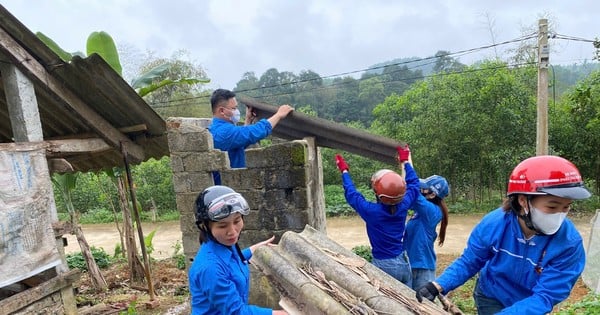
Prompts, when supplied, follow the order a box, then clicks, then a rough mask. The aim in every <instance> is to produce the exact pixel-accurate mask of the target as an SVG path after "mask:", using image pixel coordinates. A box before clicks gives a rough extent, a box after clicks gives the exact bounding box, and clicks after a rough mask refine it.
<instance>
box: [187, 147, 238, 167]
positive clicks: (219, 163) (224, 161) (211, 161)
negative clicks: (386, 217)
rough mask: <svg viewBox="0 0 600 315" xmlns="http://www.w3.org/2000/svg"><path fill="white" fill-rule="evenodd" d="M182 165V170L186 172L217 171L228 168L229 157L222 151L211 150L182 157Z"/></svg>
mask: <svg viewBox="0 0 600 315" xmlns="http://www.w3.org/2000/svg"><path fill="white" fill-rule="evenodd" d="M182 163H183V169H184V170H185V171H188V172H203V171H204V172H209V171H218V170H223V169H228V168H229V157H228V156H227V153H226V152H224V151H220V150H212V151H208V152H206V153H199V154H189V155H186V156H183V157H182Z"/></svg>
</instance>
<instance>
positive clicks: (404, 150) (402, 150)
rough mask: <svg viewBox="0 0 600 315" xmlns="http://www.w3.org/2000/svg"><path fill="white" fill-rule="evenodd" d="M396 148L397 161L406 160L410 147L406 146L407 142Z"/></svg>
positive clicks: (402, 161)
mask: <svg viewBox="0 0 600 315" xmlns="http://www.w3.org/2000/svg"><path fill="white" fill-rule="evenodd" d="M396 150H397V151H398V162H400V163H404V162H407V161H408V158H409V157H410V148H409V147H408V143H407V144H406V145H405V146H404V147H402V146H398V147H396Z"/></svg>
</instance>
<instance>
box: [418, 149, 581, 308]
mask: <svg viewBox="0 0 600 315" xmlns="http://www.w3.org/2000/svg"><path fill="white" fill-rule="evenodd" d="M507 195H508V196H507V197H508V198H507V199H506V200H505V202H504V204H503V205H502V206H501V207H500V208H498V209H496V210H494V211H492V212H491V213H489V214H487V215H486V216H485V217H484V218H483V219H482V220H481V222H480V223H479V224H477V226H476V227H475V228H474V229H473V231H472V232H471V235H470V236H469V240H468V243H467V247H466V249H465V250H464V252H463V254H462V255H461V256H460V257H459V258H458V259H457V260H455V261H454V262H453V263H452V264H451V265H450V266H448V268H446V270H444V272H443V273H442V274H441V275H440V276H439V277H437V278H436V279H435V281H432V282H429V283H427V284H425V285H423V286H421V287H420V288H417V289H416V296H417V299H418V300H419V301H422V299H423V297H425V298H427V299H429V300H432V301H433V300H434V299H435V297H436V296H437V295H439V294H440V293H442V294H447V293H448V292H449V291H452V290H453V289H455V288H457V287H459V286H461V285H462V284H464V283H465V282H466V281H467V280H469V279H470V278H471V277H473V276H475V275H476V274H477V273H479V277H478V279H477V282H476V284H475V288H474V290H473V298H474V300H475V306H476V307H477V312H478V314H546V313H550V312H551V311H552V308H553V307H554V305H556V304H558V303H559V302H561V301H563V300H565V299H566V298H567V297H568V296H569V294H570V292H571V289H572V288H573V285H574V284H575V282H576V281H577V278H579V276H580V275H581V273H582V272H583V268H584V266H585V252H584V249H583V241H582V239H581V235H580V234H579V232H578V231H577V230H576V228H575V225H574V224H573V223H572V222H571V221H570V220H569V219H567V218H566V216H567V213H568V212H569V210H570V208H571V203H572V202H573V200H579V199H586V198H589V197H590V196H591V194H590V192H589V191H588V190H587V189H586V188H585V186H584V184H583V181H582V178H581V175H580V173H579V170H578V169H577V168H576V167H575V165H573V163H571V162H570V161H568V160H566V159H564V158H561V157H558V156H550V155H542V156H535V157H531V158H528V159H526V160H524V161H522V162H521V163H519V165H517V166H516V167H515V169H514V170H513V171H512V173H511V175H510V178H509V181H508V192H507Z"/></svg>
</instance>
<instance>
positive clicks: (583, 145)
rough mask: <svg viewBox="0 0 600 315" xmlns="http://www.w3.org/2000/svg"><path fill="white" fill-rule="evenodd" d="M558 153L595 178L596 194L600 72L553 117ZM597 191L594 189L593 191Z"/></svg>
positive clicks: (579, 87) (599, 161)
mask: <svg viewBox="0 0 600 315" xmlns="http://www.w3.org/2000/svg"><path fill="white" fill-rule="evenodd" d="M549 142H550V144H551V146H552V148H553V149H554V150H556V152H557V153H558V154H560V155H562V156H564V157H565V158H567V159H569V160H570V161H572V162H573V163H575V165H577V167H578V168H579V170H580V171H581V172H582V174H583V176H584V178H591V179H593V181H594V184H595V186H596V187H595V190H596V194H598V193H599V192H600V191H599V190H598V183H600V158H599V157H598V148H600V71H596V72H594V73H592V74H591V75H590V76H589V77H588V78H586V79H584V80H583V81H581V82H580V83H579V84H577V85H576V86H575V87H574V88H573V89H572V90H571V91H569V92H567V93H566V95H565V97H563V98H562V101H561V103H559V104H557V109H556V111H552V112H551V115H550V139H549ZM593 188H594V187H593Z"/></svg>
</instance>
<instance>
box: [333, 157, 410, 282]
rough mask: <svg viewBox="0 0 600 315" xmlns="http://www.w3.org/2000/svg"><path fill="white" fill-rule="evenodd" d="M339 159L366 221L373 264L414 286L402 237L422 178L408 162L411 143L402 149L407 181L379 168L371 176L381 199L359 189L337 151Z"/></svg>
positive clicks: (348, 193)
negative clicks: (364, 193)
mask: <svg viewBox="0 0 600 315" xmlns="http://www.w3.org/2000/svg"><path fill="white" fill-rule="evenodd" d="M335 159H336V165H337V167H338V169H339V170H340V172H342V184H343V186H344V196H345V197H346V201H347V202H348V204H349V205H350V206H351V207H352V208H353V209H354V210H356V212H358V214H359V215H360V217H361V218H362V219H363V220H364V221H365V223H366V228H367V235H368V237H369V242H370V243H371V248H372V254H373V260H372V263H373V265H375V266H376V267H378V268H379V269H381V270H383V271H385V272H386V273H388V274H389V275H391V276H392V277H394V278H396V279H397V280H398V281H400V282H402V283H404V284H406V285H408V286H410V285H411V282H412V278H411V270H410V264H409V262H408V256H407V255H406V251H405V250H404V244H403V242H402V236H403V235H404V227H405V225H406V214H407V213H408V209H409V208H410V206H411V204H412V203H413V201H414V200H415V199H416V198H417V196H418V195H419V178H418V177H417V174H416V173H415V171H414V170H413V168H412V166H411V165H410V163H406V162H408V161H409V159H410V150H409V148H408V146H406V147H404V148H401V147H399V148H398V161H399V162H400V163H401V164H404V168H405V170H406V181H405V180H404V179H403V178H402V176H400V175H399V174H398V173H396V172H394V171H392V170H387V169H383V170H379V171H377V172H376V173H375V174H373V176H372V177H371V187H372V188H373V191H374V192H375V196H376V197H377V202H370V201H367V200H366V199H365V197H364V196H363V195H362V194H361V193H360V192H359V191H357V190H356V188H355V187H354V183H353V182H352V178H351V177H350V173H348V165H347V164H346V161H344V158H343V157H342V156H341V155H339V154H337V155H336V157H335Z"/></svg>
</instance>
